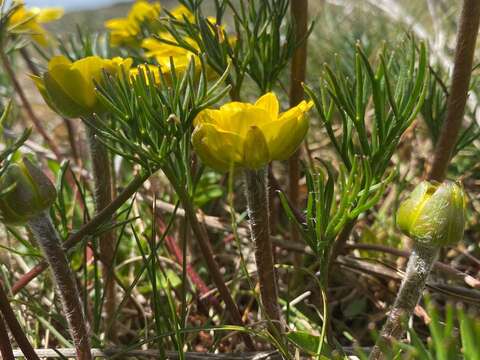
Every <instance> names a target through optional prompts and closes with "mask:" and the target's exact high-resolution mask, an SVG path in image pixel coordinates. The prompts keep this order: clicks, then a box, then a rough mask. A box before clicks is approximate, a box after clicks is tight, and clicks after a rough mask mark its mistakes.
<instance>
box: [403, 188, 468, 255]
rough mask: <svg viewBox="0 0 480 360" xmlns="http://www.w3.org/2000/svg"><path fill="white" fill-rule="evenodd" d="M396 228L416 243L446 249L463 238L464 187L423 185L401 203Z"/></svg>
mask: <svg viewBox="0 0 480 360" xmlns="http://www.w3.org/2000/svg"><path fill="white" fill-rule="evenodd" d="M397 224H398V226H399V228H400V229H401V230H402V231H403V233H405V234H406V235H408V236H410V237H411V238H412V239H413V240H415V241H417V242H419V243H422V244H425V245H429V246H445V245H452V244H455V243H457V242H458V241H460V240H461V239H462V238H463V229H464V225H465V193H464V191H463V188H462V186H461V185H459V184H457V183H454V182H451V181H445V182H443V183H442V184H439V183H430V182H428V181H422V182H421V183H420V184H419V185H417V187H416V188H415V189H414V190H413V192H412V193H411V194H410V196H409V197H408V198H407V199H406V200H405V201H403V202H402V203H401V205H400V208H399V209H398V212H397Z"/></svg>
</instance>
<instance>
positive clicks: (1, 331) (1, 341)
mask: <svg viewBox="0 0 480 360" xmlns="http://www.w3.org/2000/svg"><path fill="white" fill-rule="evenodd" d="M0 355H1V358H2V359H4V360H14V359H15V357H14V356H13V350H12V344H11V343H10V339H9V338H8V332H7V328H6V327H5V322H4V321H3V316H2V313H1V312H0Z"/></svg>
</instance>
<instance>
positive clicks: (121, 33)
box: [105, 0, 162, 46]
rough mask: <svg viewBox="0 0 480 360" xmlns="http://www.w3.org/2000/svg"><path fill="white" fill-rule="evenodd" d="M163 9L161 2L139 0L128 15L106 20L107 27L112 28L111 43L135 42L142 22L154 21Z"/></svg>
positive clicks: (130, 43)
mask: <svg viewBox="0 0 480 360" xmlns="http://www.w3.org/2000/svg"><path fill="white" fill-rule="evenodd" d="M161 11H162V6H161V5H160V3H159V2H154V3H149V2H148V1H145V0H137V1H136V2H135V4H133V6H132V8H131V9H130V11H129V13H128V15H127V17H124V18H115V19H111V20H108V21H106V22H105V27H106V28H107V29H108V30H110V43H111V45H112V46H120V45H132V44H134V43H135V42H136V41H137V37H138V35H139V34H140V31H141V26H142V24H144V23H148V22H153V21H154V20H155V19H157V18H158V17H159V16H160V12H161Z"/></svg>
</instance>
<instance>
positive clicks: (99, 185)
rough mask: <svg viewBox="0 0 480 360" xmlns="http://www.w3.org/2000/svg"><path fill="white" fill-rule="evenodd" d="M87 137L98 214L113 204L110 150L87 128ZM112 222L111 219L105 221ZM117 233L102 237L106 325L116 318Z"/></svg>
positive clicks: (111, 338)
mask: <svg viewBox="0 0 480 360" xmlns="http://www.w3.org/2000/svg"><path fill="white" fill-rule="evenodd" d="M87 137H88V144H89V148H90V156H91V161H92V173H93V179H94V182H95V210H96V213H97V214H98V213H99V212H100V211H102V210H103V209H105V208H106V207H107V206H108V205H109V204H110V203H111V202H112V173H111V166H110V157H109V155H108V150H107V148H106V147H105V145H103V144H102V143H101V142H100V140H99V139H98V138H97V137H96V136H95V132H94V130H93V129H92V128H91V127H90V126H87ZM105 220H106V221H109V220H111V219H110V218H107V219H105ZM115 242H116V238H115V231H114V230H110V231H107V232H105V233H103V234H102V235H101V236H100V257H101V258H102V262H103V263H104V266H102V277H103V282H104V286H105V314H106V323H107V324H110V323H111V321H112V320H113V316H115V308H116V297H115V279H114V277H113V275H112V273H111V272H112V271H113V268H114V260H115V259H114V252H115ZM115 328H116V327H115V326H112V327H111V331H110V332H109V334H107V337H108V338H109V339H110V340H115V338H116V334H115Z"/></svg>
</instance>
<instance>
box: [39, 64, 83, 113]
mask: <svg viewBox="0 0 480 360" xmlns="http://www.w3.org/2000/svg"><path fill="white" fill-rule="evenodd" d="M54 74H55V77H54V76H53V74H52V73H50V72H47V73H45V74H44V76H43V83H44V85H45V89H46V91H47V93H48V99H49V101H50V102H51V103H53V104H54V106H52V108H53V110H55V111H56V112H58V113H60V114H61V115H63V116H66V117H72V118H75V117H80V116H84V115H87V114H88V109H86V105H85V102H84V100H83V99H80V98H79V97H78V96H75V92H73V93H72V92H69V90H70V91H71V90H72V89H73V88H74V87H73V86H70V87H69V88H67V89H66V88H65V87H63V86H62V85H61V84H60V83H59V81H64V80H65V79H67V80H69V81H71V80H72V78H73V77H74V76H71V74H68V69H67V68H65V67H64V66H57V67H56V68H55V72H54ZM76 80H79V81H80V82H81V83H82V82H83V79H82V78H81V77H79V78H77V79H76ZM77 88H78V89H81V86H77ZM72 94H73V95H72ZM45 100H46V102H47V104H49V101H47V99H45Z"/></svg>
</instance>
